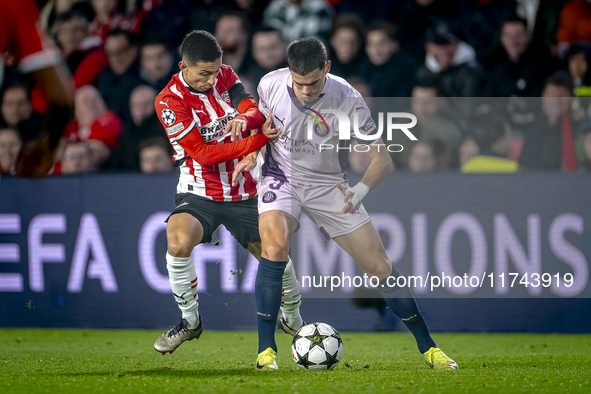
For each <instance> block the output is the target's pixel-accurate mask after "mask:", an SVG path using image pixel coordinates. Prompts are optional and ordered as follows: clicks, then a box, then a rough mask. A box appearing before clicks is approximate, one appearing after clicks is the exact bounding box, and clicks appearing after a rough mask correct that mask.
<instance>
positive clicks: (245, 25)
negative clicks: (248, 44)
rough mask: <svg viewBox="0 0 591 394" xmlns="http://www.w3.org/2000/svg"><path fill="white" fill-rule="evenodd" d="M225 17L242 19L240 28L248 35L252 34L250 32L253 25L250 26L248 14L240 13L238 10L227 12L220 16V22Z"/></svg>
mask: <svg viewBox="0 0 591 394" xmlns="http://www.w3.org/2000/svg"><path fill="white" fill-rule="evenodd" d="M225 16H231V17H234V18H238V19H240V23H241V26H240V28H241V29H242V30H243V31H244V32H246V34H250V31H251V30H252V25H251V24H250V19H249V18H248V15H247V14H246V12H244V11H238V10H230V11H226V12H224V13H223V14H222V16H220V18H219V19H218V21H219V20H220V19H222V18H223V17H225Z"/></svg>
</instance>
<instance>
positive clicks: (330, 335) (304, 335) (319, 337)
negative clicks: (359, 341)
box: [291, 323, 343, 369]
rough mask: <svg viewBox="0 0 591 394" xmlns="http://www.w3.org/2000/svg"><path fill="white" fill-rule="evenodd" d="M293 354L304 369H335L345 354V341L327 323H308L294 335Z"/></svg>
mask: <svg viewBox="0 0 591 394" xmlns="http://www.w3.org/2000/svg"><path fill="white" fill-rule="evenodd" d="M291 356H292V357H293V360H294V361H295V363H296V364H297V365H298V366H299V367H301V368H303V369H333V368H334V367H336V366H337V365H338V363H339V361H341V357H342V356H343V341H342V340H341V336H340V335H339V333H338V332H337V330H335V329H334V328H332V327H331V326H329V325H328V324H326V323H311V324H306V325H305V326H303V327H302V328H300V329H299V330H298V332H297V333H296V334H295V335H294V337H293V341H292V342H291Z"/></svg>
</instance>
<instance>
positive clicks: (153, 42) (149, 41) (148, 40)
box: [142, 37, 172, 54]
mask: <svg viewBox="0 0 591 394" xmlns="http://www.w3.org/2000/svg"><path fill="white" fill-rule="evenodd" d="M154 45H160V46H162V47H164V49H166V52H168V53H170V54H172V50H171V49H170V47H169V46H168V43H167V42H166V41H164V40H163V39H161V38H157V37H149V38H146V39H145V40H144V41H143V42H142V48H144V47H147V46H154Z"/></svg>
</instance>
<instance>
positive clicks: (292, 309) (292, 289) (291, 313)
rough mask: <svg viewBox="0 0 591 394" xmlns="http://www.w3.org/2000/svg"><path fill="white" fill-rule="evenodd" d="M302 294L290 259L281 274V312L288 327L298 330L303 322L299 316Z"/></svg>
mask: <svg viewBox="0 0 591 394" xmlns="http://www.w3.org/2000/svg"><path fill="white" fill-rule="evenodd" d="M301 298H302V292H301V290H300V282H299V281H298V279H297V278H296V274H295V270H294V268H293V262H292V261H291V258H290V259H289V261H288V262H287V265H286V266H285V272H284V273H283V293H282V296H281V312H282V313H283V316H284V317H285V319H286V320H287V324H288V325H289V327H291V328H293V329H296V330H297V329H299V328H300V327H301V326H302V325H303V324H304V321H303V320H302V316H300V301H301Z"/></svg>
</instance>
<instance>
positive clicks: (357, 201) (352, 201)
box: [337, 139, 394, 213]
mask: <svg viewBox="0 0 591 394" xmlns="http://www.w3.org/2000/svg"><path fill="white" fill-rule="evenodd" d="M380 144H381V146H384V142H383V141H382V139H380V140H379V141H378V142H377V143H376V144H372V145H369V146H370V149H369V150H368V151H367V154H368V155H369V157H370V158H371V162H370V164H369V167H368V168H367V170H366V171H365V174H363V178H362V179H361V181H360V182H359V183H358V184H357V185H355V186H353V187H350V188H345V187H344V186H343V185H341V184H340V183H339V182H337V187H338V188H339V190H340V191H341V192H342V193H343V195H344V196H345V198H344V202H345V206H344V207H343V212H344V213H353V212H356V211H357V210H358V209H359V207H360V206H361V200H362V199H363V197H365V196H366V195H367V193H369V191H370V190H372V189H373V188H375V187H376V186H377V185H378V184H379V183H380V182H381V181H382V180H383V179H384V178H385V177H386V175H388V174H389V173H390V172H392V170H393V169H394V163H393V162H392V158H391V157H390V154H389V153H388V151H387V150H386V149H380Z"/></svg>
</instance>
